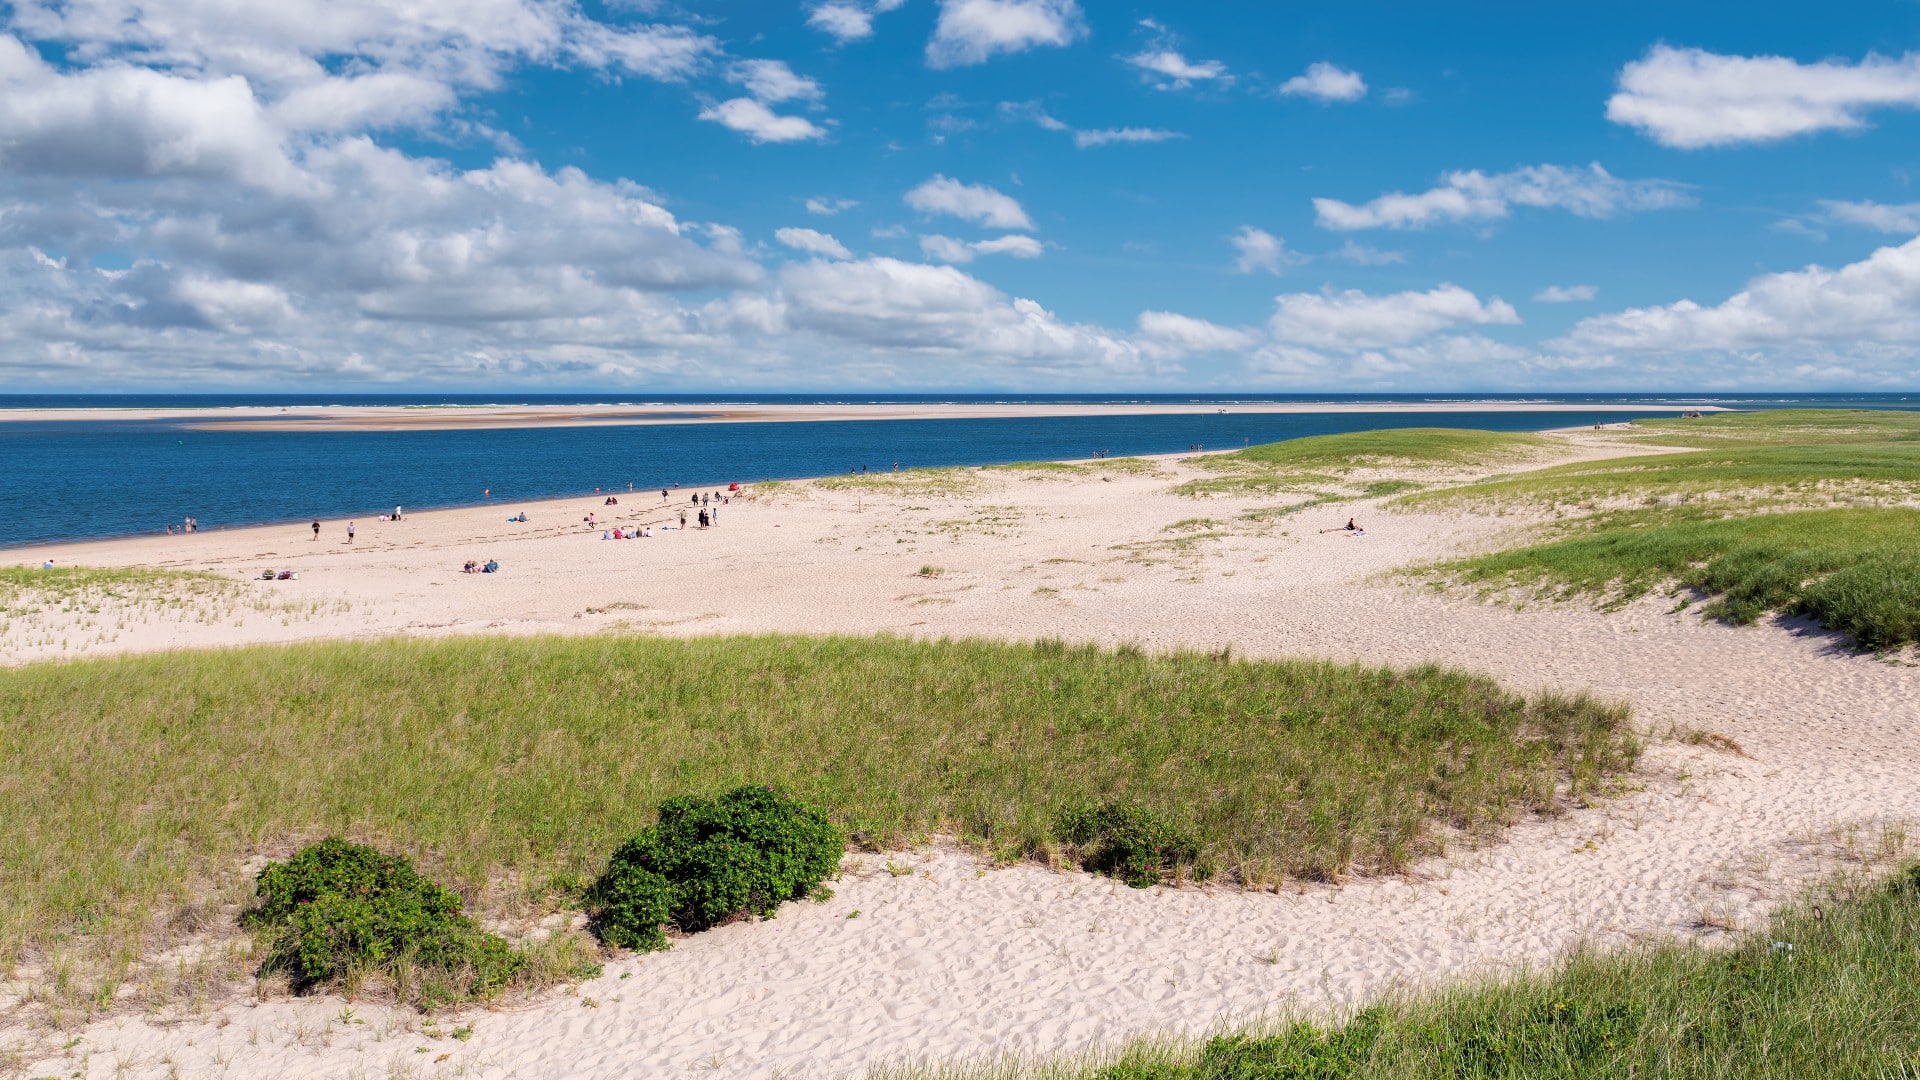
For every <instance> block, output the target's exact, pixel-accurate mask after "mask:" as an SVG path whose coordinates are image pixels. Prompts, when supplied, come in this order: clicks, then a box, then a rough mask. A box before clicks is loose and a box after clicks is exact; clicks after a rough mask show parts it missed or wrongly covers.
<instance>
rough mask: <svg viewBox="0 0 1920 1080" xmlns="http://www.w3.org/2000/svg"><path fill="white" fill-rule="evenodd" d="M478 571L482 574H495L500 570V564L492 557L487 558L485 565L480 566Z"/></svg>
mask: <svg viewBox="0 0 1920 1080" xmlns="http://www.w3.org/2000/svg"><path fill="white" fill-rule="evenodd" d="M480 572H481V573H483V574H497V573H499V572H500V564H499V563H498V562H496V561H495V560H493V559H488V560H487V565H485V566H483V567H481V568H480Z"/></svg>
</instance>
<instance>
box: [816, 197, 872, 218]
mask: <svg viewBox="0 0 1920 1080" xmlns="http://www.w3.org/2000/svg"><path fill="white" fill-rule="evenodd" d="M859 205H860V203H859V202H858V201H857V200H854V199H822V198H813V199H808V200H807V203H806V206H807V213H809V214H818V215H820V216H821V217H832V216H834V215H835V214H839V213H844V212H845V211H848V210H851V209H853V208H854V207H856V206H859Z"/></svg>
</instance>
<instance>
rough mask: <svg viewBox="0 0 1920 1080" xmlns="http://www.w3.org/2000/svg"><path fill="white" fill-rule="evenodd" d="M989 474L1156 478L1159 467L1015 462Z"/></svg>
mask: <svg viewBox="0 0 1920 1080" xmlns="http://www.w3.org/2000/svg"><path fill="white" fill-rule="evenodd" d="M986 468H987V470H988V471H989V472H1025V473H1037V474H1040V475H1042V476H1058V477H1080V476H1098V475H1100V474H1101V473H1119V474H1120V475H1122V476H1158V475H1159V474H1160V472H1161V469H1160V466H1159V465H1158V464H1156V463H1154V462H1152V461H1149V460H1147V459H1146V458H1141V457H1117V458H1096V459H1095V460H1093V461H1015V462H1012V463H1010V464H1007V465H988V466H987V467H986Z"/></svg>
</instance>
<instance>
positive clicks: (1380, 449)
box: [1174, 428, 1559, 495]
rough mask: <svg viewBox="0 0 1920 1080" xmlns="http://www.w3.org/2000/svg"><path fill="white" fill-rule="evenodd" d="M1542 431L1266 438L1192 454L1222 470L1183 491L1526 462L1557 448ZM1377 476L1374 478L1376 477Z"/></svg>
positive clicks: (1260, 488)
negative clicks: (1257, 442) (1230, 448)
mask: <svg viewBox="0 0 1920 1080" xmlns="http://www.w3.org/2000/svg"><path fill="white" fill-rule="evenodd" d="M1557 445H1559V444H1557V443H1556V442H1554V441H1553V440H1552V439H1549V438H1547V437H1545V436H1541V435H1529V434H1521V433H1514V432H1500V431H1479V430H1475V429H1472V428H1385V429H1380V430H1376V431H1354V432H1346V433H1343V434H1339V435H1312V436H1308V437H1306V438H1302V439H1288V440H1286V441H1284V442H1277V443H1265V444H1263V445H1260V446H1253V447H1248V448H1247V449H1245V450H1236V451H1234V452H1233V453H1230V454H1212V455H1207V456H1204V457H1195V458H1188V459H1186V460H1187V463H1188V464H1190V465H1193V466H1195V467H1196V468H1201V469H1206V470H1208V471H1210V472H1214V473H1217V474H1218V475H1215V476H1211V477H1206V478H1203V479H1199V480H1190V481H1188V482H1186V483H1184V484H1181V485H1179V486H1178V487H1176V488H1175V489H1174V490H1175V492H1177V493H1178V494H1182V495H1269V494H1277V493H1281V492H1314V491H1317V490H1319V489H1322V488H1326V487H1329V486H1341V485H1343V484H1344V483H1345V480H1346V474H1348V473H1351V472H1353V471H1355V470H1359V469H1365V470H1375V471H1378V470H1395V469H1411V470H1418V471H1422V472H1426V471H1431V470H1436V469H1468V468H1486V467H1492V466H1498V465H1510V464H1514V463H1517V462H1523V461H1525V460H1527V459H1528V458H1530V457H1533V456H1535V455H1538V454H1540V453H1543V452H1545V451H1547V450H1550V449H1552V448H1554V447H1556V446H1557ZM1377 479H1379V478H1376V480H1377Z"/></svg>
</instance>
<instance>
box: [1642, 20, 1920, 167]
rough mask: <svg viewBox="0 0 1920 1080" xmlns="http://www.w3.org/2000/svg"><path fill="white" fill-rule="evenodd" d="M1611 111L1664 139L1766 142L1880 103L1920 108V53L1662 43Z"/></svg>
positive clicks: (1841, 123) (1852, 120)
mask: <svg viewBox="0 0 1920 1080" xmlns="http://www.w3.org/2000/svg"><path fill="white" fill-rule="evenodd" d="M1618 87H1619V89H1618V91H1617V92H1616V93H1615V94H1614V95H1613V96H1612V97H1611V98H1609V99H1607V119H1609V120H1611V121H1613V122H1614V123H1616V124H1623V125H1625V126H1628V127H1633V128H1638V129H1639V130H1641V131H1643V132H1645V133H1646V134H1647V135H1649V136H1650V137H1652V138H1653V140H1654V141H1655V142H1658V143H1660V144H1662V145H1664V146H1673V147H1680V148H1683V149H1697V148H1700V147H1706V146H1727V145H1733V144H1738V143H1765V142H1775V141H1778V140H1780V139H1786V138H1791V137H1793V136H1795V135H1806V134H1810V133H1813V132H1817V131H1832V130H1843V131H1844V130H1851V129H1856V128H1860V127H1864V126H1865V125H1866V122H1867V121H1866V114H1867V113H1868V112H1870V111H1871V110H1873V109H1876V108H1908V109H1911V108H1920V53H1908V54H1906V55H1905V56H1902V57H1900V58H1899V59H1897V60H1895V59H1891V58H1888V57H1882V56H1873V55H1869V56H1867V58H1866V59H1864V60H1862V61H1860V62H1859V63H1857V64H1855V63H1847V62H1845V61H1838V60H1826V61H1821V62H1820V63H1817V64H1802V63H1800V62H1799V61H1797V60H1793V59H1790V58H1788V57H1784V56H1725V55H1721V54H1718V53H1710V52H1707V51H1705V50H1702V49H1676V48H1673V47H1672V46H1668V45H1656V46H1654V47H1653V48H1652V49H1650V50H1648V52H1647V55H1646V56H1644V57H1642V58H1640V59H1638V60H1635V61H1633V62H1632V63H1629V64H1628V65H1627V66H1626V67H1624V68H1622V69H1621V70H1620V76H1619V80H1618Z"/></svg>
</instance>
